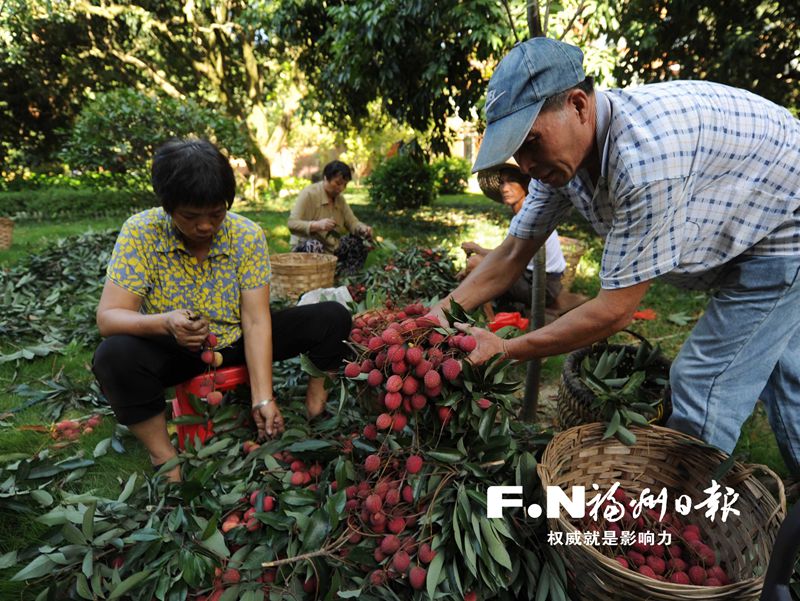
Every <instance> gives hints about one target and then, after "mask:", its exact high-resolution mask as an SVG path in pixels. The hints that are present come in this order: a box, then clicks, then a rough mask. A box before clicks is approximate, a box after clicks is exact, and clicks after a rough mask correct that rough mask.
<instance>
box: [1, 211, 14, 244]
mask: <svg viewBox="0 0 800 601" xmlns="http://www.w3.org/2000/svg"><path fill="white" fill-rule="evenodd" d="M13 237H14V221H13V220H12V219H10V218H8V217H0V250H6V249H8V248H11V242H12V240H13Z"/></svg>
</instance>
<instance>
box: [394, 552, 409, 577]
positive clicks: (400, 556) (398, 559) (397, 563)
mask: <svg viewBox="0 0 800 601" xmlns="http://www.w3.org/2000/svg"><path fill="white" fill-rule="evenodd" d="M410 563H411V558H410V557H409V556H408V553H406V552H405V551H398V552H397V553H395V554H394V557H393V558H392V567H393V568H394V569H395V570H397V571H398V572H400V573H401V574H404V573H405V571H406V570H407V569H408V566H409V564H410Z"/></svg>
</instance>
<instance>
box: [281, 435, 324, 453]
mask: <svg viewBox="0 0 800 601" xmlns="http://www.w3.org/2000/svg"><path fill="white" fill-rule="evenodd" d="M331 448H333V445H332V444H331V443H330V442H328V441H327V440H315V439H313V438H312V439H309V440H301V441H298V442H295V443H292V444H290V445H289V446H288V447H286V449H285V450H286V451H289V452H290V453H301V452H303V451H319V450H322V449H331Z"/></svg>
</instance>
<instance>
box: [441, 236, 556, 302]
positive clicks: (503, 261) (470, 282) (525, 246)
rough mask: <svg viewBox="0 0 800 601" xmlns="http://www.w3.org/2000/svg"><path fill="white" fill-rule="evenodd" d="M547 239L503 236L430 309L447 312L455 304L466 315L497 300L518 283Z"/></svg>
mask: <svg viewBox="0 0 800 601" xmlns="http://www.w3.org/2000/svg"><path fill="white" fill-rule="evenodd" d="M545 240H546V237H538V238H533V239H531V240H524V239H522V238H515V237H514V236H506V239H505V240H503V243H502V244H501V245H500V246H498V247H497V248H495V249H494V250H492V251H491V252H490V253H488V254H487V255H486V257H485V258H484V259H483V261H481V263H480V265H478V267H476V268H475V269H474V270H473V271H472V272H471V273H470V274H469V276H468V277H467V278H466V279H465V280H464V281H463V282H462V283H461V284H460V285H459V286H458V288H456V289H455V290H453V292H451V293H450V294H448V295H447V296H446V297H445V298H444V299H442V301H441V302H440V303H439V304H438V305H437V306H436V307H434V308H433V309H432V311H436V310H438V309H440V308H441V307H444V308H447V307H448V306H449V305H450V299H453V300H455V301H456V302H457V303H458V304H460V305H461V306H462V307H464V309H466V310H467V311H472V310H473V309H475V308H476V307H479V306H481V305H482V304H483V303H485V302H487V301H489V300H491V299H493V298H497V297H498V296H500V295H501V294H502V293H503V292H505V291H506V290H508V289H509V288H510V287H511V285H512V284H513V283H514V282H516V281H517V279H518V278H519V276H520V275H521V274H522V272H523V270H524V269H525V267H526V266H527V265H528V263H529V262H530V260H531V257H533V255H534V254H536V251H537V250H539V247H540V246H541V245H542V244H544V241H545Z"/></svg>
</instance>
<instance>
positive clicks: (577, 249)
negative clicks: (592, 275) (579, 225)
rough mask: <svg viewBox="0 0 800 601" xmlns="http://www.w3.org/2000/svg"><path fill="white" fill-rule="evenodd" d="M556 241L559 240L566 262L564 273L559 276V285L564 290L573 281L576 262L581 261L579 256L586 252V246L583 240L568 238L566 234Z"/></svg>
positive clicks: (568, 287)
mask: <svg viewBox="0 0 800 601" xmlns="http://www.w3.org/2000/svg"><path fill="white" fill-rule="evenodd" d="M558 241H559V242H561V252H562V254H563V255H564V260H565V261H566V262H567V268H566V269H565V270H564V275H562V276H561V285H562V286H563V287H564V290H569V289H570V287H571V286H572V283H573V282H574V281H575V273H576V271H577V270H578V263H580V262H581V257H582V256H583V254H584V253H585V252H586V249H587V246H586V243H585V242H582V241H580V240H578V239H577V238H568V237H567V236H559V237H558Z"/></svg>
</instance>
